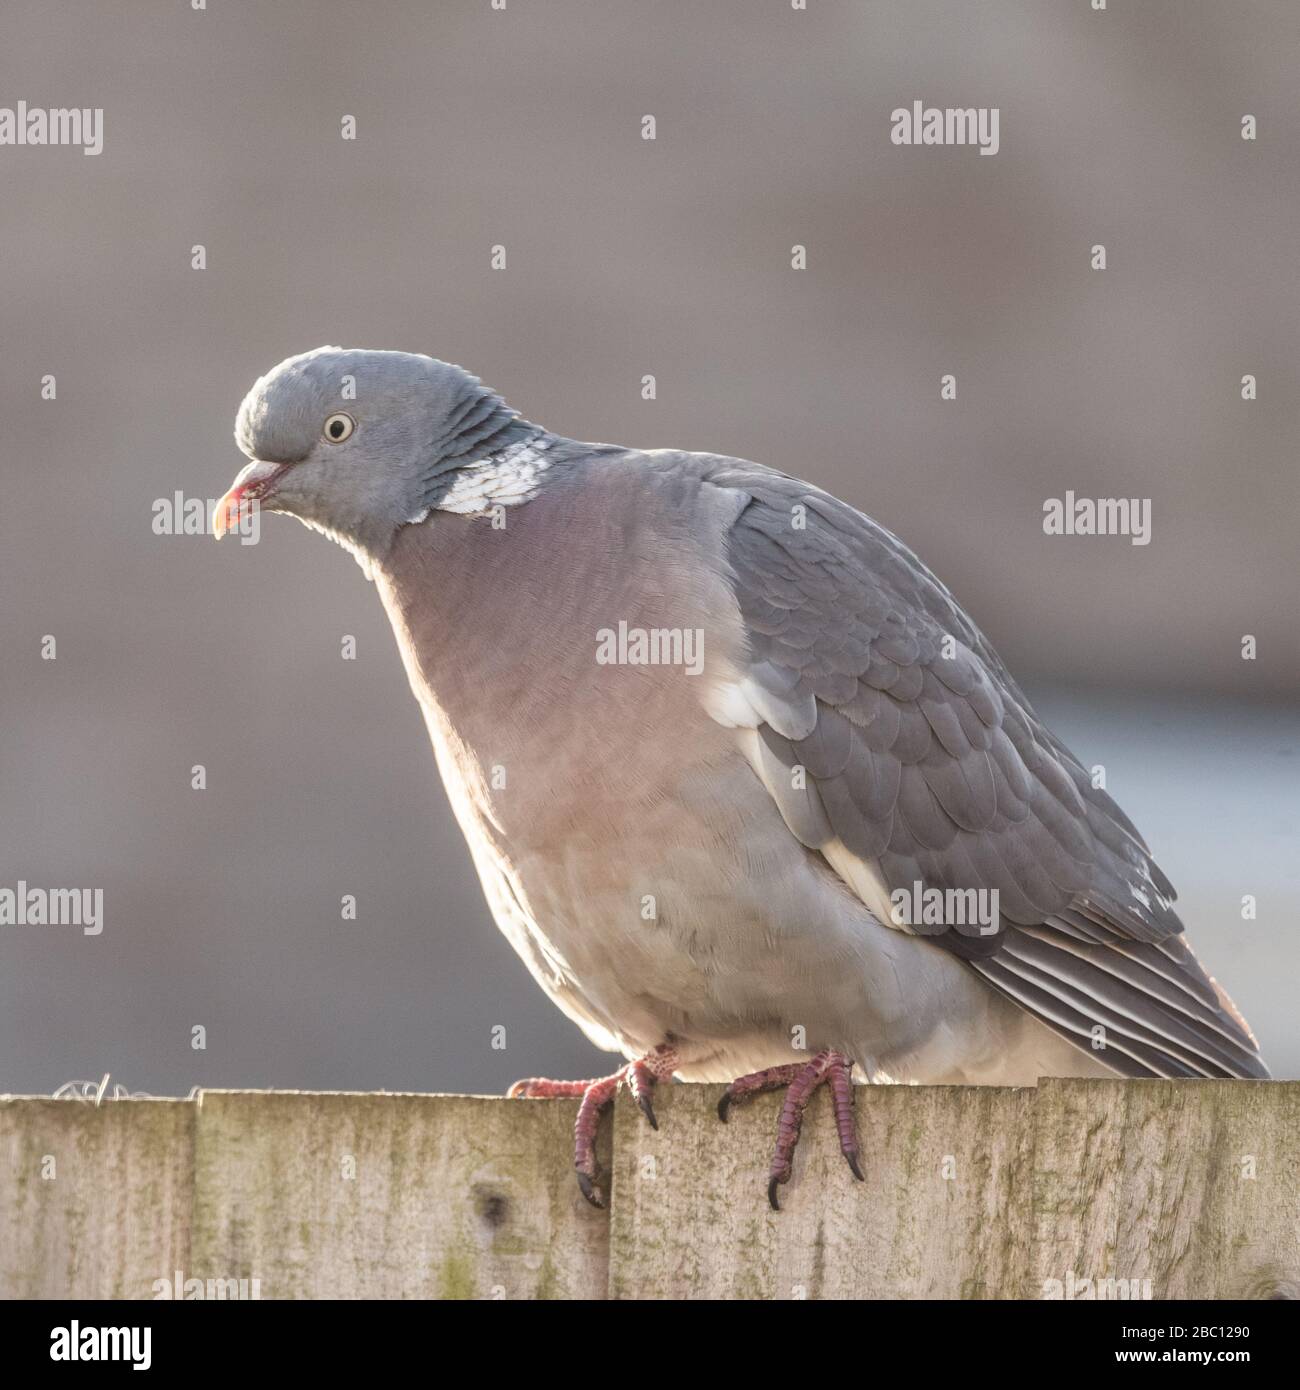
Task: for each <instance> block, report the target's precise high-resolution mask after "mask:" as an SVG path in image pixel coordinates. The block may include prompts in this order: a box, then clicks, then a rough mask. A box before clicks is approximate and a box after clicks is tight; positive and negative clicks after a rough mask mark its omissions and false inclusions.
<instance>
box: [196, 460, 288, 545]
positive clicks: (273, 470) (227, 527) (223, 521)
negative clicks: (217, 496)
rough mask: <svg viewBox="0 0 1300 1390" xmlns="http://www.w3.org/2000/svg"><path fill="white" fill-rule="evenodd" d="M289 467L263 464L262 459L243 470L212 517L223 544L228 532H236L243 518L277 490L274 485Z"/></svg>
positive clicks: (215, 533)
mask: <svg viewBox="0 0 1300 1390" xmlns="http://www.w3.org/2000/svg"><path fill="white" fill-rule="evenodd" d="M288 467H289V465H288V464H287V463H263V462H262V460H261V459H254V460H253V461H252V463H250V464H249V465H248V466H247V467H246V468H244V469H242V470H241V472H240V474H239V476H238V477H237V478H236V479H235V481H234V482H233V483H231V485H230V490H229V491H228V492H227V493H226V495H225V496H224V497H223V498H222V499H221V500H220V501H219V502H218V503H217V508H216V511H215V512H214V513H213V514H212V534H213V535H214V536H215V537H216V538H217V539H218V540H220V539H221V538H222V536H224V535H225V534H226V532H227V531H233V530H235V528H236V527H237V526H238V525H239V521H240V518H241V517H243V516H246V515H247V514H248V512H249V510H250V509H251V508H253V507H255V506H256V505H257V504H258V503H259V502H261V501H262V500H263V499H264V498H266V497H268V496H269V495H270V494H271V493H272V492H273V491H274V490H275V484H276V483H277V482H279V480H280V478H281V476H282V475H283V474H284V473H285V471H286V470H287V469H288Z"/></svg>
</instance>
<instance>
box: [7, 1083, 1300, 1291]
mask: <svg viewBox="0 0 1300 1390" xmlns="http://www.w3.org/2000/svg"><path fill="white" fill-rule="evenodd" d="M719 1094H720V1088H718V1087H715V1086H682V1085H678V1086H669V1087H661V1088H660V1091H659V1094H658V1095H657V1096H656V1098H655V1107H656V1110H657V1111H658V1115H659V1130H658V1132H657V1133H656V1132H655V1131H653V1130H651V1129H650V1127H649V1126H648V1125H647V1124H646V1123H645V1122H644V1120H643V1119H642V1118H641V1115H640V1113H639V1111H638V1110H637V1109H636V1107H635V1105H632V1104H630V1103H629V1102H628V1100H627V1099H626V1097H623V1096H620V1098H619V1101H618V1103H617V1105H616V1107H615V1113H614V1121H613V1124H612V1126H607V1127H606V1128H605V1130H604V1147H603V1151H602V1154H601V1161H602V1164H603V1165H604V1166H605V1168H606V1169H609V1170H611V1171H612V1175H613V1194H612V1201H611V1205H610V1210H609V1211H608V1212H601V1211H596V1210H594V1209H593V1208H591V1207H589V1206H588V1205H587V1204H586V1203H585V1202H584V1201H583V1200H582V1199H581V1197H580V1196H579V1194H578V1190H577V1186H576V1184H575V1182H574V1178H573V1173H572V1169H571V1163H572V1134H571V1127H572V1123H573V1117H574V1113H575V1103H574V1102H569V1101H523V1100H520V1101H507V1100H503V1099H497V1098H492V1099H489V1098H482V1097H475V1096H424V1095H389V1094H364V1095H350V1094H330V1093H325V1094H307V1093H297V1092H271V1091H204V1092H201V1093H200V1094H199V1095H198V1096H197V1097H196V1098H195V1099H193V1100H187V1101H183V1100H145V1099H129V1100H128V1099H123V1100H105V1101H104V1102H103V1103H102V1104H99V1105H96V1104H95V1103H94V1102H93V1101H85V1100H51V1099H43V1098H27V1097H9V1098H4V1099H0V1297H5V1298H32V1297H55V1298H58V1297H80V1298H145V1299H147V1298H154V1297H159V1296H169V1295H171V1296H189V1297H195V1296H198V1295H199V1294H200V1293H201V1294H202V1295H203V1296H206V1297H228V1298H229V1297H239V1296H246V1297H252V1296H258V1297H262V1298H302V1297H343V1298H353V1297H367V1298H392V1297H402V1298H591V1299H597V1298H607V1297H610V1298H759V1299H798V1298H1043V1297H1062V1298H1074V1299H1087V1298H1090V1297H1103V1298H1104V1297H1148V1296H1149V1297H1153V1298H1157V1299H1168V1298H1174V1299H1178V1298H1208V1297H1227V1298H1296V1297H1300V1082H1243V1081H1230V1082H1219V1081H1202V1082H1155V1081H1152V1082H1144V1081H1137V1082H1123V1081H1045V1082H1043V1084H1042V1085H1041V1086H1040V1087H1039V1088H1038V1089H1036V1090H1034V1089H1027V1090H1011V1089H1001V1088H993V1087H947V1086H942V1087H903V1086H898V1087H894V1086H879V1087H859V1088H858V1089H857V1091H856V1094H857V1097H858V1101H857V1118H858V1128H859V1132H860V1135H861V1139H862V1147H863V1154H862V1166H863V1170H864V1172H865V1174H866V1177H867V1181H866V1182H865V1183H858V1182H854V1181H853V1179H852V1177H851V1176H850V1174H849V1172H848V1170H847V1168H846V1166H845V1165H844V1162H843V1160H842V1159H841V1157H840V1155H839V1151H838V1149H837V1147H836V1143H835V1136H834V1126H833V1124H832V1123H831V1119H830V1113H829V1107H828V1103H827V1100H826V1097H825V1095H824V1093H822V1094H819V1095H818V1096H817V1097H816V1098H815V1100H814V1103H813V1105H812V1107H811V1109H810V1112H809V1116H808V1121H807V1123H806V1124H805V1126H804V1135H803V1140H802V1143H801V1145H800V1149H799V1153H798V1156H797V1158H796V1163H795V1176H794V1181H793V1182H792V1183H791V1184H790V1186H789V1187H788V1188H785V1189H783V1193H782V1199H783V1205H784V1208H785V1209H784V1210H783V1211H782V1212H781V1213H780V1214H777V1213H774V1212H772V1211H771V1210H770V1209H769V1208H768V1205H767V1199H766V1193H765V1187H766V1169H767V1164H768V1159H769V1156H770V1149H771V1144H772V1139H773V1136H774V1132H775V1116H776V1107H777V1104H778V1101H777V1098H775V1097H771V1096H768V1097H763V1098H761V1099H759V1100H756V1101H754V1102H752V1103H750V1104H748V1105H746V1106H743V1107H738V1108H736V1109H735V1110H733V1113H732V1117H731V1121H730V1123H729V1124H727V1125H722V1124H720V1123H719V1122H718V1119H717V1117H716V1114H715V1107H716V1104H717V1099H718V1096H719Z"/></svg>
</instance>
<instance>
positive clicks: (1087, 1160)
mask: <svg viewBox="0 0 1300 1390" xmlns="http://www.w3.org/2000/svg"><path fill="white" fill-rule="evenodd" d="M1035 1116H1036V1123H1035V1134H1036V1148H1037V1153H1036V1158H1035V1165H1034V1167H1035V1183H1034V1207H1035V1218H1036V1221H1035V1225H1036V1229H1035V1241H1034V1257H1035V1258H1034V1265H1035V1270H1034V1273H1035V1278H1034V1281H1033V1283H1032V1284H1031V1286H1030V1287H1029V1288H1028V1289H1026V1291H1025V1292H1026V1294H1027V1295H1028V1296H1030V1297H1042V1296H1044V1292H1049V1293H1051V1294H1053V1295H1055V1293H1056V1289H1055V1287H1054V1286H1052V1285H1050V1284H1049V1283H1048V1281H1052V1280H1054V1281H1056V1282H1057V1283H1058V1284H1061V1285H1063V1286H1066V1287H1068V1286H1069V1285H1070V1281H1071V1280H1073V1281H1074V1284H1075V1285H1076V1286H1077V1285H1078V1283H1079V1281H1080V1280H1092V1281H1093V1283H1094V1286H1095V1284H1096V1281H1099V1280H1114V1281H1117V1284H1118V1281H1123V1284H1124V1287H1125V1288H1126V1289H1127V1291H1128V1293H1129V1295H1130V1296H1131V1295H1132V1294H1133V1293H1134V1292H1137V1293H1138V1295H1139V1296H1149V1297H1152V1298H1158V1299H1165V1298H1273V1297H1282V1298H1300V1083H1296V1082H1269V1081H1129V1082H1119V1081H1044V1082H1042V1083H1041V1084H1040V1086H1039V1089H1038V1093H1037V1102H1036V1105H1035ZM1133 1281H1136V1283H1134V1282H1133ZM1148 1282H1149V1290H1148V1288H1146V1287H1144V1285H1146V1284H1148ZM1117 1292H1122V1291H1120V1290H1119V1289H1118V1287H1117ZM1074 1296H1075V1297H1088V1289H1087V1287H1086V1285H1085V1286H1084V1287H1083V1289H1082V1292H1078V1291H1076V1293H1075V1295H1074Z"/></svg>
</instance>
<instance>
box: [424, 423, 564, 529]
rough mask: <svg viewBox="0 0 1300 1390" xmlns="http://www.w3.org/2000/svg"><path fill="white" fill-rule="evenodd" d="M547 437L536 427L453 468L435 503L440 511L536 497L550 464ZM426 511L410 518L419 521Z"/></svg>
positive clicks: (466, 511)
mask: <svg viewBox="0 0 1300 1390" xmlns="http://www.w3.org/2000/svg"><path fill="white" fill-rule="evenodd" d="M550 447H551V443H550V440H548V439H547V438H546V436H545V435H544V434H543V433H542V432H541V431H540V430H539V431H538V432H537V434H535V435H533V436H532V437H531V438H528V439H520V440H518V441H517V442H516V443H514V444H511V445H509V446H507V447H506V448H504V449H502V450H501V451H500V452H499V453H495V454H489V455H488V456H487V457H486V458H481V459H475V460H474V462H473V463H466V464H463V465H462V466H461V467H460V468H458V469H457V470H456V476H455V479H454V481H453V482H452V485H451V487H449V488H448V489H447V491H446V493H445V494H444V496H443V498H442V501H440V502H439V503H438V507H437V510H438V511H440V512H458V513H460V514H461V515H463V516H464V515H471V516H472V515H474V514H476V513H479V512H486V511H489V510H491V508H493V507H517V506H519V505H520V503H523V502H527V501H530V500H531V499H532V498H534V497H536V496H537V493H538V490H539V488H540V487H541V476H542V474H543V473H545V472H546V470H547V469H548V468H549V467H550V466H551V462H550V460H549V459H548V458H547V457H546V451H547V450H548V449H549V448H550ZM428 514H429V513H428V512H427V511H426V512H424V513H422V514H421V515H420V516H418V517H412V518H411V520H412V521H423V520H424V518H425V517H426V516H428Z"/></svg>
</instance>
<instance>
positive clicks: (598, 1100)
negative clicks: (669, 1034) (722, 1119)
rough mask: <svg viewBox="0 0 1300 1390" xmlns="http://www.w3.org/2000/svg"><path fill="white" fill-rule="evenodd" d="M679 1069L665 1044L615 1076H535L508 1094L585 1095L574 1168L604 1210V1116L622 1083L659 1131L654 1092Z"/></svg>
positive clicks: (534, 1096) (592, 1200)
mask: <svg viewBox="0 0 1300 1390" xmlns="http://www.w3.org/2000/svg"><path fill="white" fill-rule="evenodd" d="M676 1068H677V1053H676V1050H675V1049H674V1048H672V1047H671V1046H669V1045H668V1044H664V1045H662V1046H660V1047H657V1048H655V1050H654V1051H653V1052H651V1053H648V1054H647V1055H646V1056H645V1057H641V1058H638V1059H637V1060H636V1061H635V1062H629V1063H628V1064H627V1066H625V1067H620V1068H619V1070H618V1071H616V1072H614V1073H613V1075H612V1076H601V1077H597V1078H596V1079H594V1080H591V1081H550V1080H548V1079H546V1078H545V1077H540V1076H534V1077H529V1078H528V1079H527V1080H524V1081H516V1082H515V1084H514V1085H513V1086H511V1088H510V1090H509V1091H508V1092H507V1093H506V1094H507V1095H509V1096H523V1097H527V1098H530V1099H534V1100H542V1099H552V1098H567V1099H574V1098H581V1103H580V1104H579V1106H578V1118H577V1120H576V1121H575V1122H574V1126H573V1167H574V1171H575V1172H576V1174H577V1178H578V1190H579V1191H580V1192H581V1193H582V1195H583V1197H585V1198H586V1200H587V1201H588V1202H590V1203H591V1205H592V1206H593V1207H599V1208H602V1209H603V1208H604V1206H605V1202H604V1199H603V1197H602V1195H601V1192H600V1189H599V1188H598V1187H597V1186H596V1183H597V1180H598V1178H599V1176H600V1167H599V1164H598V1163H597V1161H596V1130H597V1128H598V1126H599V1123H600V1117H601V1115H603V1114H604V1112H605V1111H606V1110H608V1109H609V1107H610V1106H611V1105H612V1104H613V1102H614V1096H615V1095H616V1094H617V1092H618V1088H619V1086H620V1085H626V1086H627V1088H628V1090H629V1091H630V1092H631V1093H632V1098H633V1099H634V1100H635V1101H636V1103H637V1106H638V1107H639V1109H640V1111H641V1113H642V1114H643V1115H644V1116H645V1117H646V1120H647V1121H648V1122H649V1125H650V1128H651V1129H654V1130H657V1129H658V1128H659V1120H658V1118H657V1117H656V1115H655V1111H654V1106H653V1105H652V1104H651V1101H650V1093H651V1092H652V1091H653V1090H654V1088H655V1086H656V1085H657V1084H658V1083H659V1081H660V1080H662V1079H663V1078H664V1077H669V1076H671V1075H672V1074H673V1072H674V1071H675V1070H676Z"/></svg>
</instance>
